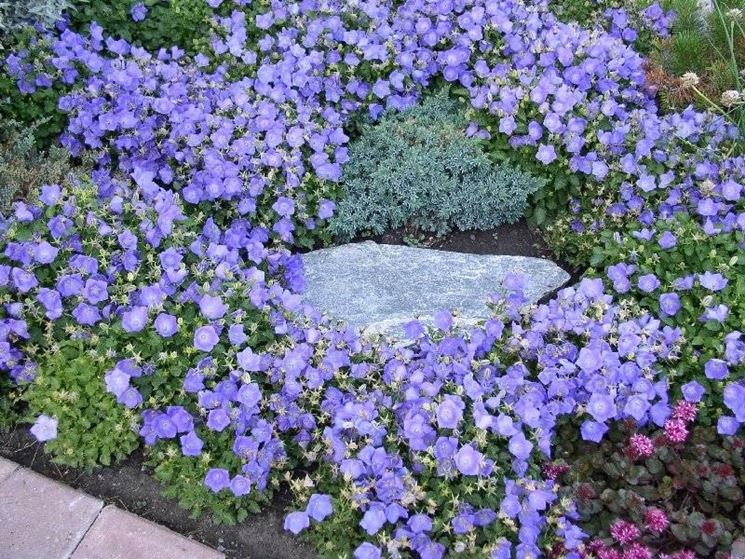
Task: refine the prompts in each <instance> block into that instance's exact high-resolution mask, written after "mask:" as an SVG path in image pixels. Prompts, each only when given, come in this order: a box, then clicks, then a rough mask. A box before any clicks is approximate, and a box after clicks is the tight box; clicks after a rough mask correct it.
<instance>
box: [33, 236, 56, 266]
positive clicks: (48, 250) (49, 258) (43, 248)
mask: <svg viewBox="0 0 745 559" xmlns="http://www.w3.org/2000/svg"><path fill="white" fill-rule="evenodd" d="M57 254H59V249H58V248H57V247H53V246H52V245H50V244H49V243H48V242H46V241H42V242H40V243H39V244H38V245H36V246H35V247H34V260H36V261H37V262H38V263H39V264H51V263H52V262H54V260H55V259H56V258H57Z"/></svg>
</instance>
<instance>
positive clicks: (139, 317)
mask: <svg viewBox="0 0 745 559" xmlns="http://www.w3.org/2000/svg"><path fill="white" fill-rule="evenodd" d="M146 325H147V307H133V308H132V309H131V310H128V311H125V312H124V314H123V315H122V327H123V328H124V330H125V331H126V332H139V331H141V330H142V329H143V328H145V326H146Z"/></svg>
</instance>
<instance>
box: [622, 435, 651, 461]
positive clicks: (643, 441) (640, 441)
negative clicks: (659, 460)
mask: <svg viewBox="0 0 745 559" xmlns="http://www.w3.org/2000/svg"><path fill="white" fill-rule="evenodd" d="M628 453H629V455H630V456H631V457H632V459H634V460H637V459H639V458H649V457H650V456H652V454H654V443H653V442H652V439H650V438H649V437H647V436H646V435H633V436H632V437H631V438H630V439H629V446H628Z"/></svg>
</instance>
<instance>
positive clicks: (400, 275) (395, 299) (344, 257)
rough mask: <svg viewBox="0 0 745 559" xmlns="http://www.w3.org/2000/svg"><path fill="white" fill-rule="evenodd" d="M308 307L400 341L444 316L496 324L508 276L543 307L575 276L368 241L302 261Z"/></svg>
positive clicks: (511, 261)
mask: <svg viewBox="0 0 745 559" xmlns="http://www.w3.org/2000/svg"><path fill="white" fill-rule="evenodd" d="M303 263H304V265H305V271H306V281H307V290H306V293H305V301H306V302H307V303H309V304H311V305H313V306H314V307H316V308H317V309H319V310H321V311H324V312H325V313H327V314H328V315H329V316H331V317H333V318H336V319H340V320H344V321H346V322H347V323H349V324H350V325H352V326H354V327H356V328H359V329H360V330H362V331H363V332H365V333H369V334H374V333H385V334H387V335H393V336H401V335H402V332H403V331H402V328H401V326H402V325H403V324H405V323H406V322H408V321H410V320H412V319H414V318H420V319H422V321H423V322H425V323H428V322H430V323H431V317H432V316H433V315H434V313H436V312H437V311H440V310H456V311H458V312H457V316H458V317H459V320H460V323H461V324H464V323H465V324H468V323H473V322H475V321H477V320H478V319H480V318H488V317H489V309H488V308H487V306H486V301H487V300H488V298H489V296H490V295H491V294H493V293H496V292H497V291H499V287H500V283H501V281H502V279H503V278H504V277H505V275H506V274H508V273H510V272H511V273H517V274H522V275H523V276H525V278H526V280H527V288H526V291H525V294H526V296H527V297H528V298H529V299H530V301H532V302H535V301H538V300H539V299H540V298H541V297H542V296H543V295H545V294H546V293H549V292H551V291H553V290H555V289H557V288H559V287H561V286H562V285H564V284H565V283H566V282H567V281H568V280H569V278H570V276H569V274H568V273H567V272H565V271H564V270H562V269H561V268H560V267H559V266H557V265H556V264H554V263H553V262H551V261H549V260H544V259H541V258H530V257H523V256H491V255H476V254H464V253H458V252H445V251H440V250H431V249H423V248H413V247H408V246H398V245H379V244H376V243H374V242H371V241H368V242H363V243H354V244H348V245H342V246H338V247H333V248H328V249H322V250H317V251H314V252H310V253H308V254H305V255H304V256H303Z"/></svg>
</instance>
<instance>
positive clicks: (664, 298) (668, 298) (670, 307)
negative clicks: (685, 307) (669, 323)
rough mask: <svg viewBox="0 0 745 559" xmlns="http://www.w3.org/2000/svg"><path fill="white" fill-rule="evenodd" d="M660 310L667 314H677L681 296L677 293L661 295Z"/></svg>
mask: <svg viewBox="0 0 745 559" xmlns="http://www.w3.org/2000/svg"><path fill="white" fill-rule="evenodd" d="M660 310H661V311H662V312H663V314H665V315H667V316H675V315H676V314H677V312H678V311H679V310H680V297H679V296H678V294H677V293H663V294H662V295H660Z"/></svg>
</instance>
